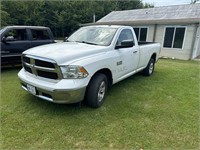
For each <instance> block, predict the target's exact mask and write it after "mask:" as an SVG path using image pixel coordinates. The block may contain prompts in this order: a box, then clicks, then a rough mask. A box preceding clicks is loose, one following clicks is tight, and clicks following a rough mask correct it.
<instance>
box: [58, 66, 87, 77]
mask: <svg viewBox="0 0 200 150" xmlns="http://www.w3.org/2000/svg"><path fill="white" fill-rule="evenodd" d="M60 69H61V71H62V74H63V78H65V79H81V78H85V77H87V76H88V72H87V71H86V70H85V68H83V67H82V66H61V67H60Z"/></svg>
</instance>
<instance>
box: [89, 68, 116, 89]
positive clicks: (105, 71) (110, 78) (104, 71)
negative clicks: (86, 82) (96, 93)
mask: <svg viewBox="0 0 200 150" xmlns="http://www.w3.org/2000/svg"><path fill="white" fill-rule="evenodd" d="M98 73H102V74H104V75H105V76H106V77H107V80H108V87H111V86H112V84H113V76H112V72H111V70H110V69H108V68H103V69H100V70H98V71H96V72H95V73H94V74H93V76H92V77H94V76H95V75H96V74H98Z"/></svg>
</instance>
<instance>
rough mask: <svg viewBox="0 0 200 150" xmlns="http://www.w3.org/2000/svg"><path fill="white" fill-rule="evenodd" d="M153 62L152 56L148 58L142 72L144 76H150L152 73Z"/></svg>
mask: <svg viewBox="0 0 200 150" xmlns="http://www.w3.org/2000/svg"><path fill="white" fill-rule="evenodd" d="M154 64H155V60H154V59H153V58H151V59H150V60H149V63H148V65H147V67H146V68H145V69H144V70H143V72H142V73H143V75H144V76H150V75H152V74H153V72H154Z"/></svg>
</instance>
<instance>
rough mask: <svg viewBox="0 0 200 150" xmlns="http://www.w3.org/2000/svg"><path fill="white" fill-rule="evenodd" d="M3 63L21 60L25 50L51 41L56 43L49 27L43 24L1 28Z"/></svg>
mask: <svg viewBox="0 0 200 150" xmlns="http://www.w3.org/2000/svg"><path fill="white" fill-rule="evenodd" d="M0 37H1V64H2V65H4V64H16V63H20V62H21V54H22V52H23V51H25V50H27V49H29V48H31V47H35V46H39V45H44V44H49V43H55V41H54V37H53V34H52V32H51V30H50V29H49V28H48V27H41V26H7V27H4V28H2V29H1V30H0Z"/></svg>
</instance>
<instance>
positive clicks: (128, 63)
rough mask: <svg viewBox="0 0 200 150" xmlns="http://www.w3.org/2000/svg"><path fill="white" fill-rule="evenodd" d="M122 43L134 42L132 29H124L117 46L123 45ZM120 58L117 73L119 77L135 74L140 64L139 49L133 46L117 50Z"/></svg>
mask: <svg viewBox="0 0 200 150" xmlns="http://www.w3.org/2000/svg"><path fill="white" fill-rule="evenodd" d="M122 41H133V42H134V38H133V33H132V30H131V29H123V30H122V31H121V33H120V34H119V37H118V40H117V43H116V45H121V42H122ZM134 43H135V42H134ZM116 53H117V56H118V60H117V72H118V75H119V76H118V77H119V78H120V77H122V76H124V75H126V74H128V73H131V72H133V71H134V70H136V69H137V67H138V62H139V47H138V46H136V45H135V44H133V46H132V47H126V48H118V49H116Z"/></svg>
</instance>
